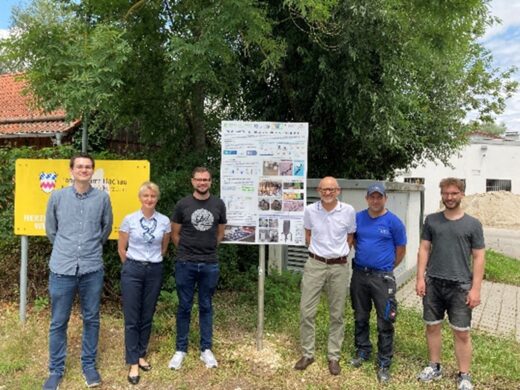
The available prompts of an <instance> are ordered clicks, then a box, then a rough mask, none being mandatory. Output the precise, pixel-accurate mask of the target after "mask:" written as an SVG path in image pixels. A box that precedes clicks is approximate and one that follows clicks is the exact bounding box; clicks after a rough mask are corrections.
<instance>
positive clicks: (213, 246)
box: [168, 167, 227, 370]
mask: <svg viewBox="0 0 520 390" xmlns="http://www.w3.org/2000/svg"><path fill="white" fill-rule="evenodd" d="M191 177H192V178H191V184H192V185H193V189H194V191H193V194H192V195H190V196H187V197H185V198H183V199H181V200H180V201H179V202H178V203H177V205H176V206H175V210H174V212H173V216H172V240H173V243H174V245H175V246H176V247H177V257H176V262H175V282H176V290H177V296H178V298H179V307H178V309H177V341H176V352H175V354H174V355H173V357H172V359H171V360H170V363H169V364H168V367H169V368H172V369H176V370H178V369H179V368H181V366H182V361H183V360H184V357H185V356H186V353H187V352H188V334H189V331H190V318H191V308H192V305H193V296H194V293H195V287H197V288H198V291H199V323H200V351H201V353H200V359H201V360H202V361H203V362H204V364H205V365H206V367H208V368H212V367H217V360H216V359H215V356H214V355H213V352H212V351H211V347H212V338H213V306H212V298H213V294H214V293H215V289H216V287H217V283H218V277H219V265H218V258H217V245H218V244H219V243H220V241H222V239H223V238H224V228H225V226H226V225H225V224H226V222H227V221H226V206H225V205H224V202H223V201H222V200H221V199H219V198H217V197H215V196H213V195H211V194H210V193H209V189H210V187H211V174H210V172H209V171H208V169H207V168H204V167H198V168H195V169H194V170H193V173H192V176H191Z"/></svg>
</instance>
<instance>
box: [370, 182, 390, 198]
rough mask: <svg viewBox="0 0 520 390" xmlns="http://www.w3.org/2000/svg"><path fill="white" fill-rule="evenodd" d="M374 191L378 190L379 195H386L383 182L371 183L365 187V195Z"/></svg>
mask: <svg viewBox="0 0 520 390" xmlns="http://www.w3.org/2000/svg"><path fill="white" fill-rule="evenodd" d="M374 192H379V193H380V194H381V195H383V196H384V195H386V192H385V186H384V184H383V183H374V184H371V185H370V186H369V187H368V189H367V195H372V194H373V193H374Z"/></svg>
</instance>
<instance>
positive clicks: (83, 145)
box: [81, 114, 88, 153]
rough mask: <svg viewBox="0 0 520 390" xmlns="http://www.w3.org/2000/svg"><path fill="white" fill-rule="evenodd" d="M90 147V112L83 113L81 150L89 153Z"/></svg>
mask: <svg viewBox="0 0 520 390" xmlns="http://www.w3.org/2000/svg"><path fill="white" fill-rule="evenodd" d="M87 149H88V114H84V115H83V131H82V133H81V151H82V152H83V153H87Z"/></svg>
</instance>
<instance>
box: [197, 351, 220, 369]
mask: <svg viewBox="0 0 520 390" xmlns="http://www.w3.org/2000/svg"><path fill="white" fill-rule="evenodd" d="M200 360H202V361H203V362H204V364H205V365H206V367H207V368H215V367H217V366H218V363H217V359H215V355H213V352H211V349H206V350H205V351H203V352H201V353H200Z"/></svg>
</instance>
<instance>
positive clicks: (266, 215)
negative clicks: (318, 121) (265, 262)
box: [220, 121, 309, 245]
mask: <svg viewBox="0 0 520 390" xmlns="http://www.w3.org/2000/svg"><path fill="white" fill-rule="evenodd" d="M221 130H222V132H221V141H222V163H221V170H220V174H221V188H220V194H221V197H222V199H223V200H224V203H225V204H226V208H227V219H228V223H227V225H226V230H225V234H224V241H223V242H228V243H235V244H284V245H304V244H305V237H304V229H303V210H304V207H305V204H306V190H307V188H306V186H307V180H306V178H307V143H308V134H309V125H308V123H278V122H242V121H224V122H222V128H221Z"/></svg>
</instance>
